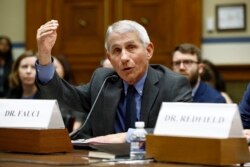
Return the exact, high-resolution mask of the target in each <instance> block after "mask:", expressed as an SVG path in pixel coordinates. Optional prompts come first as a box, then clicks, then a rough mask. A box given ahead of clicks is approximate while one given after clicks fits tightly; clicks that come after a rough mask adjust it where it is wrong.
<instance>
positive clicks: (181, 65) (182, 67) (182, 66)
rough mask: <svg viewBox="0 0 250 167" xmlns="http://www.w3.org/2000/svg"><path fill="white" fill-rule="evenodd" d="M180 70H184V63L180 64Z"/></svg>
mask: <svg viewBox="0 0 250 167" xmlns="http://www.w3.org/2000/svg"><path fill="white" fill-rule="evenodd" d="M179 68H180V69H185V68H186V67H185V65H184V63H183V62H182V61H181V62H180V67H179Z"/></svg>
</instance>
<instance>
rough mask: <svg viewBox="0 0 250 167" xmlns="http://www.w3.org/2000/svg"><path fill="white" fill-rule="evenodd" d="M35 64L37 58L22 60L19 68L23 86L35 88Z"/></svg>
mask: <svg viewBox="0 0 250 167" xmlns="http://www.w3.org/2000/svg"><path fill="white" fill-rule="evenodd" d="M35 62H36V57H35V56H34V57H26V58H24V59H22V60H21V62H20V65H19V67H18V74H19V78H20V80H21V82H22V85H23V86H33V85H35V76H36V70H35Z"/></svg>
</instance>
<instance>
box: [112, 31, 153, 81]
mask: <svg viewBox="0 0 250 167" xmlns="http://www.w3.org/2000/svg"><path fill="white" fill-rule="evenodd" d="M108 43H109V45H108V46H109V49H108V51H107V57H108V58H109V60H110V62H111V64H112V65H113V68H114V69H115V71H116V72H117V73H118V75H119V76H120V77H121V78H122V79H123V80H124V81H126V82H127V83H128V84H134V83H136V82H137V81H138V80H139V79H140V78H141V77H142V76H143V75H144V74H145V72H146V71H147V69H148V65H149V60H150V59H151V57H152V55H153V51H154V47H153V44H152V43H150V44H148V45H147V46H146V47H144V46H143V44H142V42H141V41H140V39H139V37H138V34H137V33H136V32H126V33H115V32H114V33H111V34H110V36H109V38H108Z"/></svg>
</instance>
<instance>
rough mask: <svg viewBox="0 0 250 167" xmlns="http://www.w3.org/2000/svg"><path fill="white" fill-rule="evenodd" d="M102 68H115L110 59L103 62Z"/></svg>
mask: <svg viewBox="0 0 250 167" xmlns="http://www.w3.org/2000/svg"><path fill="white" fill-rule="evenodd" d="M102 66H103V67H106V68H113V66H112V64H111V62H110V61H109V59H105V60H104V61H103V65H102Z"/></svg>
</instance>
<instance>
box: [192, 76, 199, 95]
mask: <svg viewBox="0 0 250 167" xmlns="http://www.w3.org/2000/svg"><path fill="white" fill-rule="evenodd" d="M199 85H200V79H198V82H197V84H196V85H195V86H194V88H193V89H192V97H194V95H195V93H196V92H197V89H198V87H199Z"/></svg>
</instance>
